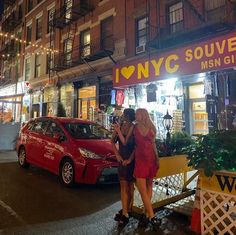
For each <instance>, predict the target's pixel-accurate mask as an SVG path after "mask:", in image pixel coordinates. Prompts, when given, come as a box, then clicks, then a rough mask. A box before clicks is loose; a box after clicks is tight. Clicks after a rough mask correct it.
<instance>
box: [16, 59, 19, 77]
mask: <svg viewBox="0 0 236 235" xmlns="http://www.w3.org/2000/svg"><path fill="white" fill-rule="evenodd" d="M19 77H20V58H17V60H16V78H17V80H18V79H19Z"/></svg>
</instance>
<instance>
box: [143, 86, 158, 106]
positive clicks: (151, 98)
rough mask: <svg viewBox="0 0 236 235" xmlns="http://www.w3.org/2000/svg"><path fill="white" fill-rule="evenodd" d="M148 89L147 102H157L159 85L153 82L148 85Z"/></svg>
mask: <svg viewBox="0 0 236 235" xmlns="http://www.w3.org/2000/svg"><path fill="white" fill-rule="evenodd" d="M146 91H147V102H155V101H156V100H157V95H156V91H157V86H156V85H155V84H153V83H151V84H150V85H148V86H146Z"/></svg>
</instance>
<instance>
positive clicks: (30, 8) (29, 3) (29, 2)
mask: <svg viewBox="0 0 236 235" xmlns="http://www.w3.org/2000/svg"><path fill="white" fill-rule="evenodd" d="M32 9H33V0H28V4H27V11H28V12H30V11H31V10H32Z"/></svg>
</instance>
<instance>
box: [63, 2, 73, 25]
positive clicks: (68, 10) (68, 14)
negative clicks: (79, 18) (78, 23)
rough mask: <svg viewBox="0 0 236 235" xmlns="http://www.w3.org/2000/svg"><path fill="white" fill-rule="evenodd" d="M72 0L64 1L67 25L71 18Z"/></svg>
mask: <svg viewBox="0 0 236 235" xmlns="http://www.w3.org/2000/svg"><path fill="white" fill-rule="evenodd" d="M72 6H73V0H65V5H64V7H65V21H66V23H68V22H69V21H70V20H71V18H72Z"/></svg>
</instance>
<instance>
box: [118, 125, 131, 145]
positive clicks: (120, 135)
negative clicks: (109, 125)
mask: <svg viewBox="0 0 236 235" xmlns="http://www.w3.org/2000/svg"><path fill="white" fill-rule="evenodd" d="M114 128H115V130H116V132H117V134H118V136H119V138H120V141H121V143H122V144H123V145H126V144H127V142H128V140H129V137H130V136H131V135H132V133H133V130H134V125H132V126H131V127H130V128H129V131H128V134H127V135H126V137H124V135H123V134H122V132H121V129H120V125H119V124H115V125H114Z"/></svg>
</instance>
